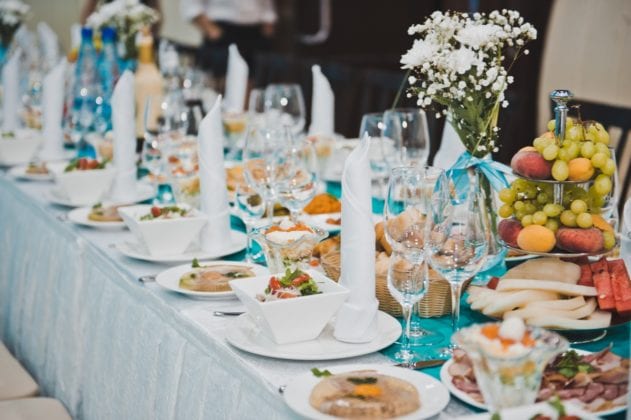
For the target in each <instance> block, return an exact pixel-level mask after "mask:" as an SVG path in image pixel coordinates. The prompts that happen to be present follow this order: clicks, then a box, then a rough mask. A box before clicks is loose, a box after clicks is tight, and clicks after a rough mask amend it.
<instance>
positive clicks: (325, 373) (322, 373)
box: [311, 368, 332, 378]
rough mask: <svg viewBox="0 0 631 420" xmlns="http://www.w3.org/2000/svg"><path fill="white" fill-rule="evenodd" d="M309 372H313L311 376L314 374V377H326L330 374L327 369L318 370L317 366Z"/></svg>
mask: <svg viewBox="0 0 631 420" xmlns="http://www.w3.org/2000/svg"><path fill="white" fill-rule="evenodd" d="M311 373H313V376H315V377H316V378H326V377H327V376H331V375H332V373H331V372H329V371H328V370H327V369H324V370H320V369H318V368H312V369H311Z"/></svg>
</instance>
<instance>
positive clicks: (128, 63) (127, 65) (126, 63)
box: [119, 58, 138, 74]
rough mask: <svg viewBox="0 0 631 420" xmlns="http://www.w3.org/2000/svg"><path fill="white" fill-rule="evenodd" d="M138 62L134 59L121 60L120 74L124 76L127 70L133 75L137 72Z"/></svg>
mask: <svg viewBox="0 0 631 420" xmlns="http://www.w3.org/2000/svg"><path fill="white" fill-rule="evenodd" d="M137 67H138V62H137V61H136V60H135V59H133V58H121V59H120V63H119V69H120V73H121V74H123V72H124V71H125V70H129V71H131V72H132V73H133V72H135V71H136V68H137Z"/></svg>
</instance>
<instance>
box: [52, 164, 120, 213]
mask: <svg viewBox="0 0 631 420" xmlns="http://www.w3.org/2000/svg"><path fill="white" fill-rule="evenodd" d="M115 174H116V170H115V169H114V168H112V167H107V168H104V169H91V170H86V171H80V170H75V171H70V172H63V170H62V171H61V172H56V173H55V174H54V176H55V183H56V184H57V186H58V188H59V190H60V192H61V193H62V194H65V195H66V196H67V197H68V200H69V201H70V202H71V203H72V204H74V205H78V206H90V205H92V204H95V203H98V202H100V201H103V199H104V198H105V197H106V196H107V194H108V193H109V192H110V188H111V187H112V182H113V181H114V175H115Z"/></svg>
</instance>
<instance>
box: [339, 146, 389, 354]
mask: <svg viewBox="0 0 631 420" xmlns="http://www.w3.org/2000/svg"><path fill="white" fill-rule="evenodd" d="M369 149H370V138H369V137H368V136H365V137H364V138H363V139H362V141H361V143H360V145H359V146H357V147H356V148H355V149H354V150H353V151H352V152H351V154H350V155H349V156H348V158H347V159H346V163H345V165H344V172H343V173H342V232H344V235H343V236H342V244H341V264H342V266H341V275H340V281H339V283H340V284H341V285H342V286H344V287H346V288H347V289H349V290H350V291H351V293H350V296H349V298H348V300H347V301H346V302H345V303H344V305H343V306H342V308H341V309H340V311H339V312H338V313H337V319H336V321H335V332H334V336H335V338H336V339H338V340H340V341H346V342H349V343H365V342H368V341H371V340H373V339H374V338H375V337H376V336H377V310H378V306H379V302H378V301H377V299H376V297H375V229H374V222H373V219H372V194H371V172H370V163H369V159H368V153H369Z"/></svg>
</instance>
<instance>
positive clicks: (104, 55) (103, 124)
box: [94, 27, 120, 135]
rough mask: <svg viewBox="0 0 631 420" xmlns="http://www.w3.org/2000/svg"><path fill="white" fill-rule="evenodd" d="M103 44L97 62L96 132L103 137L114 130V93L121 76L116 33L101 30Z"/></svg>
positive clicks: (108, 29)
mask: <svg viewBox="0 0 631 420" xmlns="http://www.w3.org/2000/svg"><path fill="white" fill-rule="evenodd" d="M101 40H102V43H103V46H102V49H101V54H100V55H99V58H98V62H97V70H98V76H99V80H100V92H99V96H98V97H97V98H96V111H95V120H94V130H95V131H96V132H98V133H99V134H101V135H104V134H105V133H106V132H108V131H110V130H111V129H112V106H111V100H112V93H113V92H114V86H115V85H116V81H117V80H118V76H119V75H120V65H119V61H118V55H117V54H116V31H115V30H114V29H113V28H110V27H105V28H103V29H102V30H101Z"/></svg>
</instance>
